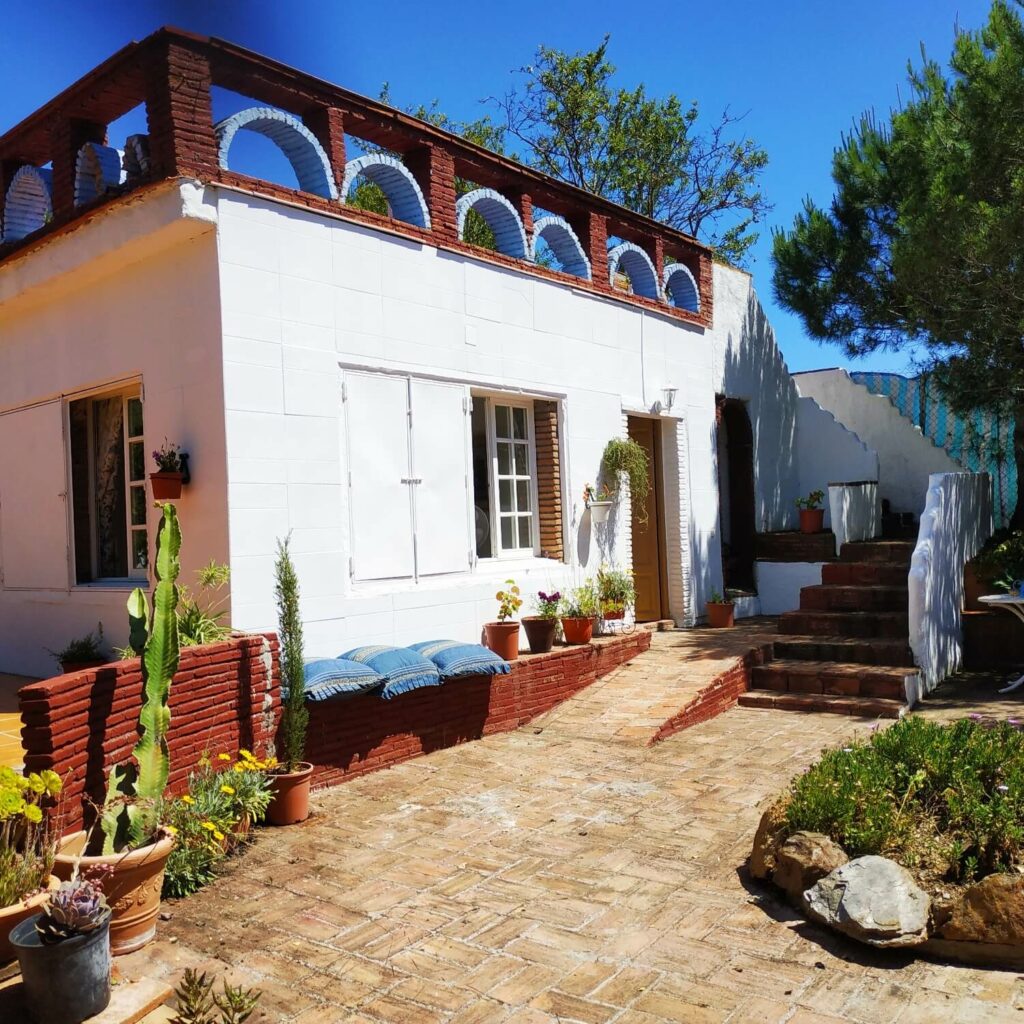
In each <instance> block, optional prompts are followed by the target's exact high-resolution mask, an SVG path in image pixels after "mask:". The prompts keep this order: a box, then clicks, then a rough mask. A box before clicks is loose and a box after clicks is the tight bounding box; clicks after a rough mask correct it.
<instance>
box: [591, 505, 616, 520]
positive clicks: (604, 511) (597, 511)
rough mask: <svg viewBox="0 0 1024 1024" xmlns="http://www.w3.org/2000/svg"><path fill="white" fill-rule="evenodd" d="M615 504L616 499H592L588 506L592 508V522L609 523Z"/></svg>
mask: <svg viewBox="0 0 1024 1024" xmlns="http://www.w3.org/2000/svg"><path fill="white" fill-rule="evenodd" d="M614 504H615V502H614V501H592V502H591V503H590V504H589V505H588V506H587V508H589V509H590V521H591V522H592V523H607V522H608V517H609V516H610V515H611V514H612V505H614Z"/></svg>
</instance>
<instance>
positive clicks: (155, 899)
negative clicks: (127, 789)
mask: <svg viewBox="0 0 1024 1024" xmlns="http://www.w3.org/2000/svg"><path fill="white" fill-rule="evenodd" d="M88 838H89V836H88V833H86V832H74V833H72V834H71V835H69V836H65V837H64V838H63V839H62V840H61V842H60V848H59V850H58V852H57V859H56V861H55V863H54V865H53V872H54V874H55V875H56V876H57V877H58V878H59V879H61V880H62V881H66V880H68V879H70V878H71V874H72V872H73V871H74V868H75V862H76V860H77V858H78V856H79V854H80V853H81V852H82V851H83V850H84V849H85V844H86V842H87V841H88ZM173 848H174V840H173V839H172V838H171V837H170V836H165V837H163V838H162V839H158V840H157V841H156V842H155V843H150V844H149V845H148V846H140V847H139V849H137V850H129V851H128V852H127V853H113V854H111V855H110V856H103V855H102V854H101V855H98V856H83V857H82V859H81V863H80V869H81V870H82V871H84V870H86V869H87V868H91V867H97V866H99V865H101V864H109V865H110V866H111V867H112V868H113V869H114V873H113V875H112V876H111V878H110V881H109V882H107V883H106V885H105V886H104V892H105V895H106V897H107V902H108V903H109V904H110V909H111V911H112V916H111V918H110V950H111V952H112V953H113V954H114V956H121V955H122V954H123V953H131V952H133V951H134V950H136V949H141V948H142V947H143V946H144V945H146V943H147V942H149V941H151V940H152V938H153V936H154V935H155V934H156V919H157V915H158V914H159V913H160V892H161V890H162V889H163V887H164V865H165V864H166V863H167V858H168V857H169V856H170V855H171V850H172V849H173Z"/></svg>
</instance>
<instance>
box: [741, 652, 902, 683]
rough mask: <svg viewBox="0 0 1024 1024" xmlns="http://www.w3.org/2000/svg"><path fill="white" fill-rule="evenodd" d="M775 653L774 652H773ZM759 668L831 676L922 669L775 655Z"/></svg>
mask: <svg viewBox="0 0 1024 1024" xmlns="http://www.w3.org/2000/svg"><path fill="white" fill-rule="evenodd" d="M773 654H774V652H773ZM754 667H755V668H757V669H769V670H770V669H777V670H780V671H782V672H792V673H795V674H797V675H808V676H811V675H815V676H820V675H829V676H863V675H866V676H886V677H887V676H899V677H900V679H904V678H906V677H907V676H918V675H920V674H921V670H920V669H919V668H918V667H917V666H916V665H875V664H873V663H868V664H862V663H861V662H859V661H828V660H827V659H822V658H817V659H810V658H808V659H801V658H787V657H785V656H782V657H773V658H772V660H771V661H768V662H765V664H763V665H755V666H754Z"/></svg>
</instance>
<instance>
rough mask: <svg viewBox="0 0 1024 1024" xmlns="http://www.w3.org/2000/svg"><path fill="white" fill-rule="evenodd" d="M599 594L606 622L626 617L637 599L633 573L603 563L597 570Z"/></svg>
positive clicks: (602, 614)
mask: <svg viewBox="0 0 1024 1024" xmlns="http://www.w3.org/2000/svg"><path fill="white" fill-rule="evenodd" d="M597 596H598V600H599V601H600V604H601V617H602V618H603V619H604V620H605V621H606V622H607V621H609V620H613V619H624V618H625V617H626V611H627V610H628V609H629V608H631V607H632V606H633V604H634V603H635V601H636V586H635V585H634V583H633V574H632V573H631V572H628V571H627V570H625V569H615V568H611V569H609V568H608V567H607V566H604V565H602V566H601V568H600V569H598V570H597Z"/></svg>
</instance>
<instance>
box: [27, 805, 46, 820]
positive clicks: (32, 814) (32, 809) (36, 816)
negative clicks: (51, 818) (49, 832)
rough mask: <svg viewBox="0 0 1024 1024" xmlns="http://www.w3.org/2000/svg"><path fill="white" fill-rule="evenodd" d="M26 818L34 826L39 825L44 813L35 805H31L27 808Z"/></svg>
mask: <svg viewBox="0 0 1024 1024" xmlns="http://www.w3.org/2000/svg"><path fill="white" fill-rule="evenodd" d="M25 818H26V819H27V820H28V821H31V822H32V824H33V825H38V824H39V822H41V821H42V820H43V812H42V811H41V810H40V809H39V808H38V807H36V805H35V804H29V805H28V806H27V807H26V808H25Z"/></svg>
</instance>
